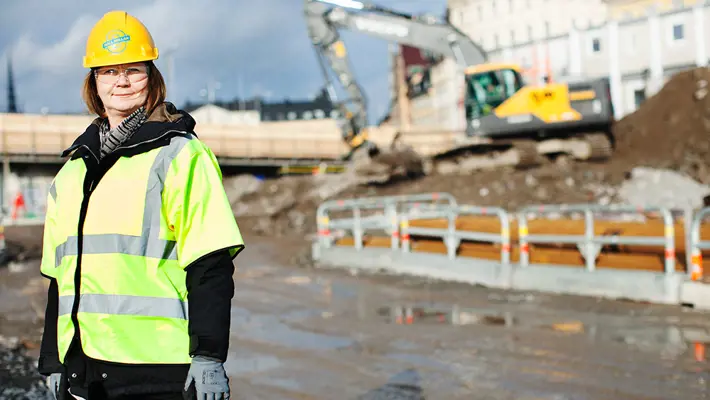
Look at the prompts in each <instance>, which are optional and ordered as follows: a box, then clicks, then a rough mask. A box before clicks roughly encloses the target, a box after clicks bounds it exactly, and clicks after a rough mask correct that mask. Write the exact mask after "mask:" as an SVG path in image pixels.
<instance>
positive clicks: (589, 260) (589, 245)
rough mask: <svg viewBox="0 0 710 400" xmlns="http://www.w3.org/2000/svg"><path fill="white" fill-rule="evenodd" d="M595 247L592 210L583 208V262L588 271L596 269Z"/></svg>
mask: <svg viewBox="0 0 710 400" xmlns="http://www.w3.org/2000/svg"><path fill="white" fill-rule="evenodd" d="M596 247H597V244H596V243H594V215H593V214H592V210H584V263H585V266H586V267H587V271H589V272H593V271H594V270H596V266H597V252H596Z"/></svg>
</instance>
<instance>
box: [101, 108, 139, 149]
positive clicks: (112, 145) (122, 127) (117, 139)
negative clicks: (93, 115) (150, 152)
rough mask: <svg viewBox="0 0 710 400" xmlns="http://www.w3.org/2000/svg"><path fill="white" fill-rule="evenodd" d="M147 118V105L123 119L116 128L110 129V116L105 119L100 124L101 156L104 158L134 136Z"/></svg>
mask: <svg viewBox="0 0 710 400" xmlns="http://www.w3.org/2000/svg"><path fill="white" fill-rule="evenodd" d="M147 118H148V117H147V116H146V114H145V107H141V108H139V109H137V110H136V111H134V112H133V113H131V115H129V116H128V117H126V119H124V120H123V121H121V123H120V124H118V126H116V127H115V128H114V129H109V123H108V118H106V119H104V120H103V121H102V122H101V125H100V126H99V137H100V139H101V154H100V155H99V156H100V157H101V158H104V157H106V155H107V154H110V153H111V152H113V151H114V150H116V148H118V146H120V145H121V144H122V143H123V142H125V141H126V140H128V139H129V138H130V137H131V136H133V134H134V133H135V132H136V131H137V130H138V128H140V127H141V125H143V123H144V122H145V121H146V119H147Z"/></svg>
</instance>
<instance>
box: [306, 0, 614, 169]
mask: <svg viewBox="0 0 710 400" xmlns="http://www.w3.org/2000/svg"><path fill="white" fill-rule="evenodd" d="M304 15H305V19H306V25H307V29H308V34H309V37H310V39H311V42H312V45H313V47H314V48H315V50H316V54H317V56H318V61H319V64H320V67H321V70H322V72H323V75H324V77H325V80H326V87H327V88H328V91H329V94H330V96H331V97H332V98H334V99H336V100H337V97H336V94H335V90H334V86H333V82H332V79H331V78H330V75H329V73H328V68H327V67H328V66H330V69H331V71H332V72H333V73H334V75H335V76H336V77H337V80H338V81H339V83H340V84H341V85H342V87H344V89H345V90H346V91H347V94H348V97H349V98H348V99H346V100H344V101H342V102H339V103H338V104H339V106H340V107H341V110H342V112H341V115H342V119H341V120H340V121H339V127H340V129H341V131H342V135H343V140H344V141H345V142H346V143H347V145H348V146H349V149H350V152H349V153H348V154H347V155H346V156H345V157H344V158H346V159H348V158H351V157H353V155H354V154H358V153H359V154H362V153H365V154H367V156H368V157H369V158H372V157H373V155H376V154H380V153H381V152H382V150H383V149H380V148H378V147H377V146H376V145H374V144H373V140H370V138H368V134H369V133H370V132H371V131H376V129H372V128H370V127H368V116H367V103H366V98H365V94H364V92H363V89H362V87H361V86H360V85H359V84H358V82H357V81H356V79H355V77H354V74H353V72H352V70H351V68H350V65H349V60H348V57H347V51H346V49H345V45H344V43H343V41H342V39H341V37H340V35H339V30H340V29H348V30H350V31H354V32H359V33H364V34H368V35H372V36H375V37H378V38H381V39H384V40H386V41H389V42H396V43H399V44H404V45H408V46H411V47H415V48H418V49H420V50H423V51H426V52H427V53H428V54H434V55H436V56H438V57H452V58H453V59H454V60H455V61H456V64H457V65H458V66H459V71H460V72H463V74H461V76H462V78H463V82H461V86H462V90H461V92H462V96H463V99H462V101H460V102H459V104H461V105H462V107H463V110H459V111H460V114H459V115H461V117H462V118H463V116H464V115H465V126H466V128H465V129H461V130H460V133H459V134H457V135H456V140H455V141H454V142H452V143H450V145H447V146H446V147H445V148H443V149H440V150H438V151H437V152H436V153H435V154H427V155H425V156H424V155H422V156H420V159H421V160H420V161H422V163H425V164H426V165H428V167H427V168H424V171H425V173H428V171H431V169H432V166H433V163H435V162H438V161H441V160H446V159H447V157H448V158H449V159H450V158H452V157H458V159H459V160H460V159H461V158H472V157H478V158H479V159H480V158H481V157H483V159H481V160H480V161H481V162H479V163H474V164H471V163H468V165H469V166H470V165H474V167H473V168H472V169H477V168H478V167H476V165H478V166H479V167H486V166H496V165H501V164H502V165H513V166H517V167H529V166H534V165H538V164H540V163H541V162H544V160H545V159H550V158H551V157H552V156H559V155H563V154H564V155H566V156H567V157H568V158H569V157H571V158H573V159H581V160H604V159H607V158H609V157H610V156H611V154H612V152H613V142H614V138H613V135H612V133H611V126H612V124H613V122H614V112H613V105H612V101H611V93H610V87H609V81H608V79H595V80H585V81H577V82H573V81H570V82H550V81H546V82H545V83H544V84H534V85H530V84H526V83H525V79H524V78H523V69H522V68H521V67H520V66H519V65H516V64H509V63H491V62H489V61H488V55H487V54H486V52H485V51H484V50H483V48H481V46H479V45H478V44H477V43H475V42H474V41H473V40H471V39H470V38H469V37H468V36H466V35H465V34H464V33H462V32H461V31H460V30H459V29H457V28H456V27H455V26H453V25H451V24H450V23H448V22H446V21H440V20H438V19H437V18H435V17H433V16H426V15H424V16H415V15H411V14H407V13H403V12H399V11H395V10H391V9H388V8H385V7H381V6H378V5H375V4H372V3H365V2H360V1H356V0H304ZM437 134H440V133H439V132H434V131H432V133H431V135H437ZM407 137H408V136H407V132H398V134H397V135H396V136H395V139H396V140H398V141H402V142H403V143H407ZM395 148H400V149H401V148H403V147H401V146H399V147H397V146H395V145H394V144H392V145H391V146H390V150H391V153H392V152H394V150H393V149H395ZM404 148H405V149H407V151H408V152H409V153H411V152H412V150H413V151H414V152H415V153H418V154H421V152H417V148H416V145H415V144H413V145H406V146H404ZM481 149H484V150H481ZM360 150H364V151H360ZM461 154H463V156H461ZM481 154H483V155H481ZM545 156H548V157H545ZM390 159H397V156H396V155H392V154H390ZM425 159H426V160H425Z"/></svg>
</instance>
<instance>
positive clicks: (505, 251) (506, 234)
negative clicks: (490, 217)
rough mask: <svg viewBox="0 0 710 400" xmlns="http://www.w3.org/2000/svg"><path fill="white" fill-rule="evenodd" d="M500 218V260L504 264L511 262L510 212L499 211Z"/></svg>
mask: <svg viewBox="0 0 710 400" xmlns="http://www.w3.org/2000/svg"><path fill="white" fill-rule="evenodd" d="M498 217H499V218H500V227H501V228H500V262H501V264H503V265H509V264H510V220H509V218H508V214H507V213H505V212H502V211H499V215H498Z"/></svg>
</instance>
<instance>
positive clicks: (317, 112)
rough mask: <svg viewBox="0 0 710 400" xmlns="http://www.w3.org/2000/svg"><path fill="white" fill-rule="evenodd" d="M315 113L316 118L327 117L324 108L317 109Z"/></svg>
mask: <svg viewBox="0 0 710 400" xmlns="http://www.w3.org/2000/svg"><path fill="white" fill-rule="evenodd" d="M315 115H316V118H318V119H321V118H323V117H325V112H323V110H316V112H315Z"/></svg>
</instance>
